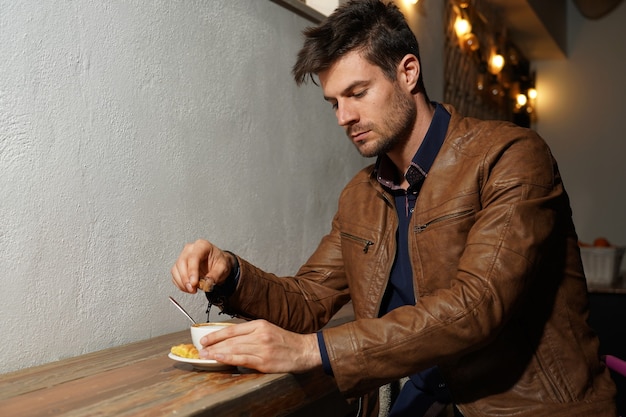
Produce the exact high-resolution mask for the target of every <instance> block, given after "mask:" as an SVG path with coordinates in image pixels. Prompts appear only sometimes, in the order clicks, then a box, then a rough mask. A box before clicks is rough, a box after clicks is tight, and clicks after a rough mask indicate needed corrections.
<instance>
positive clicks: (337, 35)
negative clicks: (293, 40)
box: [292, 0, 424, 91]
mask: <svg viewBox="0 0 626 417" xmlns="http://www.w3.org/2000/svg"><path fill="white" fill-rule="evenodd" d="M303 34H304V37H305V40H304V46H303V47H302V49H301V50H300V52H299V53H298V59H297V61H296V63H295V65H294V66H293V69H292V73H293V76H294V78H295V80H296V83H297V84H298V85H301V84H302V83H304V82H305V81H306V80H307V76H308V77H310V78H311V81H313V83H316V82H315V79H314V78H313V76H314V75H317V74H319V73H320V72H322V71H324V70H326V69H328V68H330V66H331V65H332V64H333V63H334V62H335V61H337V60H338V59H339V58H341V57H342V56H344V55H346V54H347V53H348V52H352V51H355V50H357V51H359V50H360V51H362V52H363V56H364V57H365V59H367V60H368V61H369V62H370V63H372V64H374V65H377V66H378V67H380V68H381V69H382V71H383V73H384V74H385V76H386V77H387V78H389V79H390V80H391V81H395V79H396V70H397V66H398V64H399V63H400V61H402V59H403V58H404V57H405V56H406V55H407V54H413V55H415V56H416V57H417V59H418V60H419V59H420V57H419V45H418V43H417V39H416V38H415V35H414V34H413V32H412V31H411V28H409V25H408V24H407V22H406V20H405V18H404V15H403V14H402V12H401V11H400V10H399V9H398V7H397V6H396V5H395V4H393V3H389V4H385V3H383V2H382V1H379V0H352V1H349V2H347V3H345V4H343V5H341V6H339V7H338V8H337V9H336V10H335V11H334V12H333V13H332V14H331V15H330V16H328V18H327V19H326V20H325V21H324V22H323V23H322V24H320V25H319V26H316V27H309V28H307V29H305V30H304V32H303ZM418 86H419V88H420V89H421V90H422V91H424V84H423V80H422V72H421V70H420V78H419V81H418Z"/></svg>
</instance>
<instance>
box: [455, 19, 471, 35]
mask: <svg viewBox="0 0 626 417" xmlns="http://www.w3.org/2000/svg"><path fill="white" fill-rule="evenodd" d="M454 31H455V32H456V36H458V37H459V38H462V37H463V36H464V35H467V34H468V33H470V32H471V31H472V25H471V24H470V22H469V20H467V19H464V18H462V17H461V16H457V17H456V20H455V21H454Z"/></svg>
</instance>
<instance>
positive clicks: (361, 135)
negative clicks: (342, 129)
mask: <svg viewBox="0 0 626 417" xmlns="http://www.w3.org/2000/svg"><path fill="white" fill-rule="evenodd" d="M368 132H369V130H364V131H361V132H350V139H352V141H353V142H360V141H362V140H364V139H365V136H366V135H367V133H368Z"/></svg>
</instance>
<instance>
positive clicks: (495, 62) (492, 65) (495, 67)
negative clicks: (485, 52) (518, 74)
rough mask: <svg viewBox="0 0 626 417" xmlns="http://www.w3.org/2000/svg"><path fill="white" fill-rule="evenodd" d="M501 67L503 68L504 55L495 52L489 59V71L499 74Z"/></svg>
mask: <svg viewBox="0 0 626 417" xmlns="http://www.w3.org/2000/svg"><path fill="white" fill-rule="evenodd" d="M502 68H504V57H503V56H502V55H501V54H499V53H497V52H496V53H494V54H493V55H491V58H490V59H489V72H491V73H492V74H499V73H500V71H502Z"/></svg>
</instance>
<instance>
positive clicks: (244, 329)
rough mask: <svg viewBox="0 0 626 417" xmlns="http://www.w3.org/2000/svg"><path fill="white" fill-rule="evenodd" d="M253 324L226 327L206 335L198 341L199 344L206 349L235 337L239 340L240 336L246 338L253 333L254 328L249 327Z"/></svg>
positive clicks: (245, 323) (246, 323)
mask: <svg viewBox="0 0 626 417" xmlns="http://www.w3.org/2000/svg"><path fill="white" fill-rule="evenodd" d="M253 323H255V322H254V321H251V322H244V323H239V324H235V325H233V326H226V327H224V328H223V329H220V330H218V331H216V332H212V333H209V334H207V335H206V336H204V337H203V338H202V339H200V343H202V346H204V347H207V346H212V345H214V344H216V343H221V342H224V341H226V340H231V339H233V338H235V337H238V338H240V337H242V336H246V335H248V334H251V333H252V332H253V331H254V326H251V324H253Z"/></svg>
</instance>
